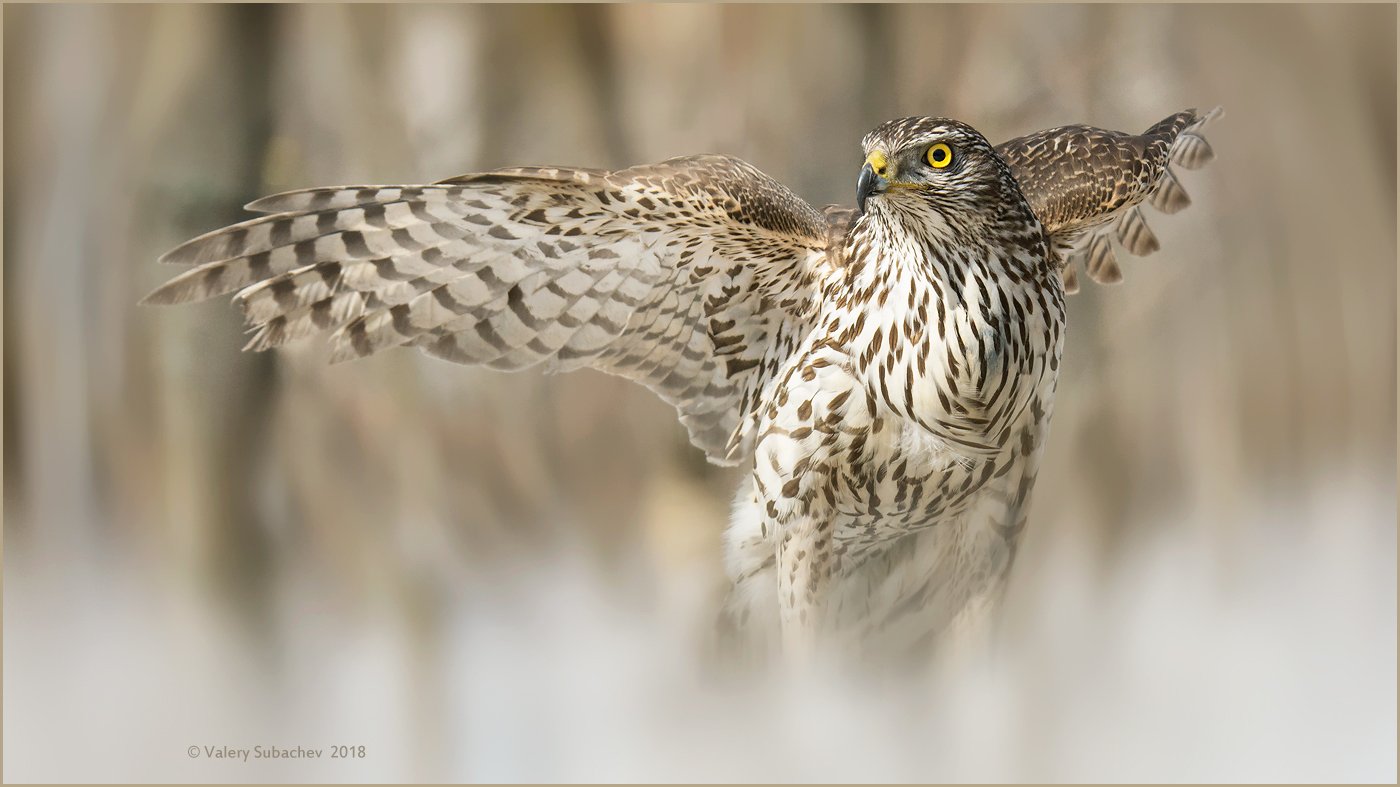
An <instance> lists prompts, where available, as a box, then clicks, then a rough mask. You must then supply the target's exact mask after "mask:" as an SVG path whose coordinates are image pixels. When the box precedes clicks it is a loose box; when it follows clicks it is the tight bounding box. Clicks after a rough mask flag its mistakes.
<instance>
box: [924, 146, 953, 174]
mask: <svg viewBox="0 0 1400 787" xmlns="http://www.w3.org/2000/svg"><path fill="white" fill-rule="evenodd" d="M927 158H928V164H929V166H930V167H933V168H934V169H943V168H944V167H946V166H948V165H949V164H952V163H953V149H952V148H950V147H948V146H947V145H945V144H943V143H942V142H940V143H938V144H937V145H934V146H933V147H931V148H929V149H928V156H927Z"/></svg>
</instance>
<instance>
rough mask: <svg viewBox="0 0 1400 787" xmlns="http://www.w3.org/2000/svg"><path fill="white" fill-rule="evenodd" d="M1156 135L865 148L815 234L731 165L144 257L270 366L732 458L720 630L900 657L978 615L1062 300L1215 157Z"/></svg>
mask: <svg viewBox="0 0 1400 787" xmlns="http://www.w3.org/2000/svg"><path fill="white" fill-rule="evenodd" d="M1218 114H1219V110H1216V111H1213V112H1210V113H1204V114H1201V113H1197V112H1196V111H1194V110H1187V111H1183V112H1178V113H1176V114H1174V115H1171V116H1170V117H1168V118H1166V119H1164V120H1162V121H1161V122H1159V123H1157V124H1156V125H1153V126H1152V127H1151V128H1149V129H1148V130H1147V131H1146V132H1144V133H1143V134H1140V135H1133V134H1127V133H1120V132H1114V131H1107V130H1103V129H1098V128H1091V127H1088V126H1064V127H1061V128H1055V129H1051V130H1048V131H1041V132H1038V133H1035V134H1031V135H1029V136H1025V137H1020V138H1017V139H1013V140H1011V141H1009V142H1005V143H1003V144H1001V145H996V146H993V145H991V144H989V143H988V141H987V140H986V139H985V138H984V137H983V136H982V135H981V134H980V133H978V132H977V131H976V130H974V129H973V128H972V127H971V126H968V125H966V124H964V123H961V122H958V121H956V120H950V119H945V118H935V117H909V118H902V119H898V120H892V121H889V122H886V123H884V124H882V125H880V126H879V127H877V128H875V129H874V130H873V131H871V132H870V133H869V134H867V135H866V136H865V138H864V140H863V142H862V145H863V153H864V157H865V160H864V163H863V164H862V166H861V167H860V170H859V176H858V180H857V189H856V205H855V207H854V208H849V207H840V206H827V207H826V208H825V209H824V210H817V209H815V208H813V207H812V206H810V205H808V204H807V203H806V202H804V201H803V200H802V199H800V198H799V197H797V196H796V195H795V194H793V193H792V192H791V191H790V190H788V189H787V188H785V187H784V186H783V185H781V184H780V183H778V182H776V181H775V180H773V179H771V178H769V177H768V176H766V175H764V174H763V173H762V172H760V171H759V170H758V169H756V168H754V167H753V166H751V165H750V164H748V163H745V162H743V161H740V160H738V159H735V158H732V157H728V156H722V155H699V156H690V157H684V158H676V159H671V160H668V161H664V162H661V163H659V164H652V165H646V166H637V167H632V168H629V169H623V170H617V171H606V170H599V169H572V168H563V167H519V168H511V169H500V170H494V171H490V172H482V173H476V174H469V175H463V176H460V177H455V178H451V179H448V180H444V181H440V182H438V183H433V184H430V185H411V186H345V187H332V188H311V189H304V190H298V191H291V192H286V193H282V194H277V195H274V196H270V197H264V198H262V199H259V200H256V201H254V202H252V203H251V204H249V205H248V206H247V209H248V210H251V211H255V212H258V213H262V214H266V215H263V216H261V217H258V218H254V219H251V220H248V221H244V222H242V223H239V224H235V225H233V226H230V227H225V228H223V229H219V230H215V231H213V232H210V233H208V234H205V235H202V236H200V237H198V238H195V239H193V240H191V241H189V242H187V243H185V244H183V245H181V246H179V247H178V248H176V249H174V250H172V251H171V252H169V253H167V254H166V255H164V257H162V261H163V262H167V263H176V264H181V265H188V266H192V267H190V269H189V270H188V271H186V272H184V273H182V274H181V275H179V276H177V277H175V278H174V279H172V280H171V281H169V282H168V283H166V284H165V285H164V286H162V287H160V288H159V289H157V290H156V291H154V292H153V293H151V295H149V296H148V297H147V302H149V303H156V304H173V303H181V302H187V301H197V300H201V299H204V298H209V297H212V296H217V295H222V294H226V293H237V294H236V295H235V297H234V302H235V303H236V304H237V305H238V306H239V307H240V308H241V309H242V311H243V314H244V316H245V317H246V319H247V321H248V323H249V325H250V327H251V331H252V339H251V341H249V343H248V348H250V349H254V350H264V349H268V348H273V347H277V346H280V345H282V344H284V343H286V342H289V341H291V340H294V339H298V338H301V337H305V336H309V335H312V334H316V333H319V332H324V331H329V332H330V343H331V346H332V358H333V360H345V359H352V358H358V357H363V356H366V355H370V354H371V353H375V352H378V351H380V350H384V349H387V348H391V347H399V346H405V345H407V346H412V347H417V348H418V349H420V350H422V351H424V352H426V353H428V354H429V355H432V356H436V357H438V358H443V359H446V360H449V361H456V362H459V363H465V364H482V365H485V366H488V367H491V368H493V369H501V370H518V369H525V368H528V367H540V368H542V369H543V370H544V371H546V372H559V371H567V370H572V369H578V368H581V367H591V368H594V369H600V370H602V371H605V372H609V373H612V374H616V375H621V376H623V377H626V378H628V379H631V380H634V381H636V382H639V383H641V384H643V385H645V386H647V387H648V388H650V389H651V390H652V391H654V392H655V393H656V394H657V395H658V396H660V397H661V398H662V399H664V400H665V401H667V402H668V403H670V404H671V405H673V406H674V407H675V408H676V410H677V412H678V413H679V416H680V420H681V423H683V424H684V425H685V428H686V429H687V430H688V432H689V435H690V439H691V441H692V442H693V443H694V444H695V446H697V447H698V448H699V449H700V450H702V451H704V452H705V455H706V456H707V457H708V458H709V460H710V461H712V462H715V463H718V464H723V465H733V464H740V463H742V464H744V465H745V466H746V467H747V468H748V469H749V471H750V472H749V475H748V476H747V479H746V480H745V481H744V483H743V484H742V486H741V488H740V489H739V492H738V495H737V498H736V501H735V507H734V514H733V517H732V520H731V522H730V524H729V527H728V530H727V532H726V547H727V552H726V562H727V566H726V568H727V571H728V573H729V575H730V578H731V579H732V582H733V585H732V589H731V592H730V597H729V600H728V601H727V606H726V614H725V619H726V621H727V622H728V623H729V624H730V626H729V627H730V628H731V629H733V630H735V631H739V632H741V633H743V634H744V635H745V636H746V637H748V638H749V639H750V640H751V641H753V642H756V643H762V644H763V645H764V646H773V647H777V648H780V649H782V650H786V651H793V652H810V651H811V650H812V649H814V648H816V647H819V646H820V645H821V644H822V643H825V642H831V643H837V644H842V643H845V644H846V645H851V646H853V647H857V648H864V649H875V648H879V649H882V650H886V651H889V652H919V651H920V649H921V648H924V649H926V648H927V647H928V646H929V645H930V643H933V642H936V641H938V640H939V639H940V638H941V636H942V635H945V634H948V633H950V632H951V631H953V630H957V629H961V628H975V627H977V626H979V625H981V624H980V623H979V621H984V620H985V619H986V616H987V613H988V612H989V611H990V610H991V609H993V608H994V606H995V603H996V601H997V598H998V596H999V594H1000V590H1001V588H1002V586H1003V584H1004V581H1005V578H1006V575H1007V571H1008V569H1009V567H1010V565H1011V562H1012V558H1013V556H1014V554H1015V551H1016V545H1017V541H1018V539H1019V537H1020V534H1021V532H1022V530H1023V528H1024V527H1025V524H1026V510H1027V503H1028V499H1029V495H1030V493H1031V489H1032V486H1033V485H1034V482H1035V478H1036V472H1037V467H1038V463H1039V459H1040V456H1041V453H1042V450H1043V447H1044V443H1045V437H1046V432H1047V427H1048V426H1049V422H1050V417H1051V411H1052V409H1053V404H1054V393H1055V383H1056V380H1057V378H1058V376H1059V374H1060V355H1061V348H1062V346H1063V340H1064V329H1065V309H1064V294H1065V293H1066V292H1067V291H1073V290H1074V289H1076V286H1077V283H1076V279H1077V277H1076V273H1075V271H1076V267H1077V264H1078V263H1080V261H1082V265H1083V267H1084V271H1085V273H1086V274H1087V275H1088V277H1089V278H1091V279H1093V280H1095V281H1098V282H1103V283H1109V282H1115V281H1118V280H1119V279H1120V278H1121V273H1120V269H1119V266H1118V263H1117V262H1116V260H1115V256H1114V251H1113V245H1114V239H1116V240H1117V243H1118V244H1120V245H1121V246H1122V247H1123V248H1124V249H1126V250H1127V251H1129V252H1131V253H1133V254H1136V255H1143V254H1148V253H1150V252H1152V251H1154V250H1156V249H1157V245H1158V244H1157V240H1156V238H1155V237H1154V236H1153V234H1152V232H1151V230H1149V229H1148V227H1147V224H1146V222H1145V221H1144V219H1143V204H1144V203H1147V204H1150V205H1152V206H1153V207H1155V208H1156V209H1157V210H1160V211H1163V212H1166V213H1174V212H1176V211H1178V210H1180V209H1182V208H1183V207H1185V206H1186V205H1187V204H1188V202H1189V200H1188V198H1187V196H1186V192H1185V190H1184V189H1183V188H1182V186H1181V184H1180V182H1179V181H1178V180H1177V177H1176V175H1175V174H1174V172H1173V168H1174V167H1179V168H1184V169H1194V168H1196V167H1199V166H1201V165H1202V164H1204V163H1206V162H1207V161H1209V160H1210V159H1211V158H1212V156H1213V154H1212V153H1211V149H1210V147H1209V145H1208V144H1207V143H1206V141H1205V139H1204V138H1203V137H1202V136H1201V133H1200V132H1201V129H1202V127H1203V126H1204V125H1205V124H1206V122H1208V121H1209V120H1211V119H1213V118H1214V117H1215V116H1216V115H1218Z"/></svg>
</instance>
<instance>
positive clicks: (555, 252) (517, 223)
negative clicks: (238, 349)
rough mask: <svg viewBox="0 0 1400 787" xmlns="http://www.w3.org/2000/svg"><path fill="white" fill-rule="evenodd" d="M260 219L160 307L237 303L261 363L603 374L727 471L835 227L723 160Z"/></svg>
mask: <svg viewBox="0 0 1400 787" xmlns="http://www.w3.org/2000/svg"><path fill="white" fill-rule="evenodd" d="M248 209H249V210H253V211H258V212H263V213H267V214H269V215H266V216H263V217H260V218H255V219H252V220H249V221H245V222H242V223H240V224H235V225H233V226H230V227H226V228H224V229H220V230H216V231H214V232H211V233H208V234H206V235H203V236H200V237H198V238H195V239H194V240H191V241H189V242H188V243H185V244H184V245H182V246H180V247H178V248H176V249H174V250H173V251H171V252H169V253H168V254H166V255H165V256H164V257H162V261H164V262H171V263H182V264H189V265H193V266H194V267H193V268H191V269H190V270H189V271H187V272H185V273H183V274H181V275H179V276H177V277H175V278H174V279H173V280H171V281H170V282H168V283H166V284H165V285H164V286H162V287H160V288H159V289H157V290H156V291H155V292H153V293H151V294H150V295H149V296H147V302H149V303H157V304H173V303H183V302H187V301H197V300H202V299H205V298H210V297H213V296H217V295H222V294H226V293H230V292H236V293H237V295H236V296H235V297H234V302H235V303H236V304H237V305H238V306H239V307H241V308H242V310H243V313H244V316H245V317H246V319H247V321H248V324H249V326H250V330H251V332H252V334H253V337H252V340H251V341H250V342H249V343H248V349H253V350H265V349H268V348H271V347H277V346H279V345H281V344H284V343H286V342H288V341H291V340H293V339H297V338H300V337H304V336H308V335H311V334H315V333H319V332H322V331H330V332H331V334H330V341H331V344H332V347H333V352H332V358H333V360H345V359H349V358H358V357H363V356H366V355H369V354H371V353H374V352H377V351H379V350H382V349H385V348H388V347H397V346H402V345H410V346H413V347H417V348H419V349H421V350H423V351H424V352H426V353H428V354H430V355H434V356H437V357H440V358H445V359H447V360H450V361H456V362H459V363H466V364H484V365H487V366H490V367H492V368H495V369H503V370H516V369H524V368H526V367H530V366H535V365H539V364H542V365H543V367H544V368H545V369H546V370H547V371H565V370H570V369H575V368H579V367H582V366H590V367H593V368H597V369H601V370H603V371H607V372H610V373H613V374H618V375H621V376H623V377H627V378H629V379H632V380H635V381H637V382H640V383H642V384H643V385H645V386H647V387H648V388H650V389H651V390H652V391H654V392H656V393H657V394H658V395H660V396H661V398H662V399H664V400H666V401H667V402H669V403H670V404H672V405H674V406H675V407H676V408H677V410H678V411H679V414H680V417H681V421H682V423H684V424H685V426H686V428H687V430H688V431H689V433H690V437H691V440H692V441H693V442H694V443H695V444H696V445H697V446H699V447H700V448H702V449H703V450H704V451H705V452H706V454H707V455H708V456H709V458H710V459H711V460H712V461H715V462H718V463H728V462H731V461H735V460H737V459H738V457H737V456H736V455H735V454H736V453H737V451H738V450H739V443H740V439H739V432H738V430H737V427H738V426H739V424H740V422H741V419H742V416H743V414H744V413H747V412H749V411H750V410H751V409H752V408H753V407H754V406H755V399H756V397H757V395H758V392H759V390H761V388H762V385H763V378H764V376H765V375H767V374H771V373H772V370H774V369H776V367H777V365H778V363H779V361H780V360H781V355H782V354H783V353H785V352H787V351H789V349H790V347H791V345H792V341H791V338H792V333H793V331H797V330H801V328H800V326H801V325H802V324H803V320H804V319H805V314H806V309H807V308H809V306H810V304H811V302H812V297H813V296H812V288H813V281H814V278H815V275H816V273H817V270H818V268H819V267H820V266H821V265H823V264H824V262H823V261H824V259H825V257H824V248H825V246H826V243H827V237H828V225H827V220H826V219H825V218H824V217H823V216H822V214H821V213H819V212H817V211H816V210H815V209H813V208H812V207H811V206H809V205H807V204H806V203H805V202H803V201H802V200H801V199H799V198H798V197H797V196H795V195H794V194H793V193H792V192H791V191H789V190H788V189H786V188H785V187H783V186H782V185H781V184H779V183H778V182H776V181H774V180H773V179H771V178H769V177H767V176H766V175H764V174H763V173H761V172H759V171H758V170H757V169H755V168H754V167H752V166H750V165H749V164H746V163H744V162H742V161H739V160H737V159H733V158H728V157H724V156H694V157H688V158H681V159H673V160H670V161H666V162H663V163H661V164H656V165H651V166H644V167H635V168H632V169H627V170H621V171H616V172H607V171H602V170H585V169H558V168H521V169H508V170H498V171H494V172H487V173H480V174H473V175H464V176H462V177H458V178H453V179H451V180H447V181H442V182H440V183H436V184H432V185H424V186H388V187H381V186H364V187H353V186H352V187H340V188H316V189H307V190H302V191H293V192H287V193H284V194H278V195H275V196H271V197H265V198H263V199H260V200H257V201H255V202H253V203H251V204H249V205H248Z"/></svg>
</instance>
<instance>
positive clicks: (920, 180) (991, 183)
mask: <svg viewBox="0 0 1400 787" xmlns="http://www.w3.org/2000/svg"><path fill="white" fill-rule="evenodd" d="M861 145H862V147H863V148H864V152H865V164H864V165H863V166H862V167H861V169H860V178H859V180H858V181H857V183H856V203H857V205H858V206H859V208H860V211H861V212H862V213H865V212H866V210H867V209H871V210H874V211H879V212H881V213H884V212H887V211H892V212H895V213H898V214H905V215H909V216H911V217H912V218H916V219H917V218H918V217H920V216H923V217H924V218H925V219H942V220H943V221H946V222H952V223H958V224H961V223H964V222H963V221H959V219H975V218H977V217H979V216H987V214H988V213H989V212H990V211H991V210H994V209H995V208H996V207H997V205H998V202H999V198H1000V197H1001V194H1002V193H1003V191H1004V190H1005V189H1006V188H1007V185H1008V183H1010V184H1013V188H1014V181H1013V180H1012V179H1011V176H1010V172H1009V170H1008V169H1007V166H1006V164H1005V162H1003V161H1002V160H1001V158H1000V157H999V156H998V155H997V154H996V151H995V150H993V149H992V146H991V144H989V143H988V142H987V140H986V138H985V137H983V136H982V135H981V134H979V133H977V131H976V129H974V128H972V127H971V126H969V125H967V124H966V123H960V122H958V121H956V120H949V119H947V118H931V117H908V118H900V119H898V120H891V121H889V122H887V123H883V124H881V125H880V126H879V127H877V128H876V129H875V130H874V131H871V132H870V133H869V134H866V135H865V139H863V140H862V142H861ZM930 214H932V215H930Z"/></svg>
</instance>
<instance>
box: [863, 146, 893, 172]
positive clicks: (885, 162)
mask: <svg viewBox="0 0 1400 787" xmlns="http://www.w3.org/2000/svg"><path fill="white" fill-rule="evenodd" d="M865 163H866V164H869V165H870V168H871V169H873V170H875V174H876V175H879V176H880V177H882V178H886V177H889V168H890V162H889V159H887V158H885V154H884V153H883V152H881V151H879V150H872V151H871V152H870V155H869V156H866V157H865Z"/></svg>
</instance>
